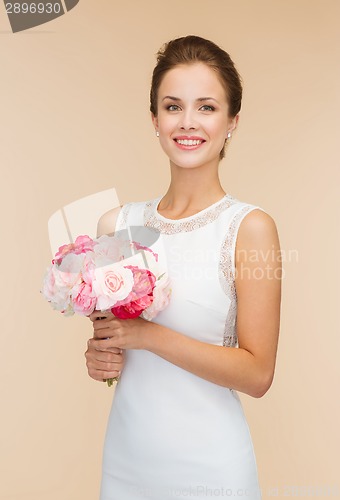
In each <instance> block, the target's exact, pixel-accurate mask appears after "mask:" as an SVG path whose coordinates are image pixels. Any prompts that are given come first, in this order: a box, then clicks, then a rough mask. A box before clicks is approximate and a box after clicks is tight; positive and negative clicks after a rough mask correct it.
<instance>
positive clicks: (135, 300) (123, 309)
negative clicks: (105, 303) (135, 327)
mask: <svg viewBox="0 0 340 500" xmlns="http://www.w3.org/2000/svg"><path fill="white" fill-rule="evenodd" d="M125 267H126V268H128V269H131V271H132V273H133V279H134V284H133V288H132V290H131V292H130V293H129V295H128V296H127V297H126V298H125V299H123V300H121V301H119V302H117V303H116V304H115V306H114V307H113V308H112V309H111V311H112V313H113V314H114V315H115V316H117V317H118V318H121V319H128V318H130V319H131V318H136V317H137V316H139V315H140V314H141V313H142V312H143V310H144V309H146V308H147V307H149V306H150V305H151V304H152V301H153V295H152V291H153V288H154V286H155V281H156V276H155V275H154V274H153V273H152V272H151V271H149V270H148V269H139V268H138V266H125Z"/></svg>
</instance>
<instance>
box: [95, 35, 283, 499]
mask: <svg viewBox="0 0 340 500" xmlns="http://www.w3.org/2000/svg"><path fill="white" fill-rule="evenodd" d="M157 55H158V57H157V59H158V61H157V65H156V67H155V69H154V72H153V77H152V85H151V92H150V111H151V119H152V122H153V124H154V127H155V130H156V135H157V137H159V141H160V145H161V147H162V149H163V151H164V152H165V154H166V155H167V157H168V158H169V165H170V172H171V182H170V185H169V187H168V190H167V192H166V194H165V195H164V196H163V197H161V196H159V197H157V198H155V199H152V200H147V201H140V202H131V203H127V204H125V205H123V206H122V208H121V209H120V211H119V214H118V217H117V220H116V222H115V229H116V231H119V230H123V229H124V230H127V229H129V227H133V226H134V227H136V226H137V227H140V228H142V229H143V228H148V229H150V228H151V229H152V230H153V231H156V232H157V234H158V235H159V237H158V240H157V250H155V251H156V252H158V254H159V258H160V262H163V263H166V267H167V270H168V273H169V277H170V281H171V286H172V296H171V300H170V304H169V305H168V307H167V308H165V309H164V310H162V311H161V312H160V313H159V315H158V316H157V322H152V321H151V322H148V321H145V320H143V319H141V318H135V319H131V320H119V319H117V318H114V317H108V318H107V319H105V320H101V321H97V319H96V315H94V316H92V320H93V324H94V339H92V340H90V341H89V349H88V351H87V353H86V356H87V364H88V369H89V373H90V375H91V376H92V377H93V378H95V379H96V380H100V379H105V378H108V377H109V376H112V373H114V372H113V370H115V369H117V367H119V369H120V368H122V372H121V376H120V378H119V381H118V383H117V386H116V389H115V394H114V399H113V403H112V409H111V413H110V417H109V422H108V428H107V433H106V439H105V447H104V456H103V475H102V484H101V497H100V498H101V500H137V499H138V500H141V499H144V500H145V499H146V498H148V499H153V500H173V499H174V498H175V497H176V498H178V499H182V500H183V499H187V498H188V497H189V496H200V497H201V498H208V497H211V492H215V494H216V496H218V495H219V496H224V495H227V496H231V497H235V496H245V497H247V499H248V500H259V499H260V498H261V492H260V486H259V481H258V475H257V466H256V459H255V454H254V449H253V444H252V439H251V435H250V432H249V428H248V425H247V422H246V419H245V415H244V412H243V408H242V405H241V401H240V398H239V396H238V392H237V391H241V392H243V393H245V394H248V395H250V396H252V397H255V398H260V397H262V396H263V395H264V394H265V393H266V392H267V391H268V389H269V388H270V386H271V383H272V380H273V375H274V369H275V359H276V351H277V343H278V334H279V320H280V301H281V261H280V258H279V257H280V247H279V239H278V234H277V230H276V226H275V223H274V221H273V219H272V218H271V217H270V215H268V214H267V213H266V212H265V211H264V210H263V209H262V208H260V207H259V206H257V205H252V204H249V203H246V202H244V201H240V200H238V199H237V198H236V197H234V196H232V195H231V194H229V193H228V194H227V193H226V192H225V191H224V190H223V188H222V186H221V183H220V180H219V177H218V166H219V163H220V160H221V159H222V158H223V157H224V155H225V144H226V143H227V142H228V141H229V140H230V138H231V135H232V133H233V131H234V130H235V128H236V126H237V123H238V119H239V114H238V113H239V111H240V108H241V98H242V85H241V80H240V76H239V74H238V72H237V70H236V68H235V66H234V63H233V62H232V60H231V58H230V56H229V55H228V54H227V53H226V52H225V51H224V50H223V49H221V48H220V47H218V46H217V45H216V44H214V43H213V42H212V41H209V40H206V39H204V38H201V37H198V36H194V35H190V36H187V37H182V38H178V39H176V40H171V41H170V42H168V43H167V44H165V46H164V47H163V48H162V49H161V50H160V51H159V52H158V54H157ZM104 219H105V216H104ZM104 219H101V221H100V223H99V225H98V227H99V228H100V230H99V234H98V236H100V231H105V229H104V228H105V224H104V223H103V220H104ZM110 220H111V219H110ZM107 230H108V231H112V226H111V227H110V228H108V227H107ZM142 238H143V231H141V240H139V243H140V244H141V245H147V242H146V241H142ZM268 251H269V252H268ZM270 251H271V253H270ZM254 252H255V254H256V257H257V258H256V259H254V258H253V256H254ZM249 255H252V259H249V258H248V256H249ZM264 255H265V256H266V259H264V258H263V256H264ZM268 255H269V257H268ZM241 269H242V271H244V270H247V272H245V273H240V272H238V271H240V270H241ZM259 271H260V272H259ZM99 315H100V313H99ZM120 349H122V350H123V352H124V362H122V355H121V354H120V351H119V350H120ZM117 350H118V352H117ZM108 374H110V375H108Z"/></svg>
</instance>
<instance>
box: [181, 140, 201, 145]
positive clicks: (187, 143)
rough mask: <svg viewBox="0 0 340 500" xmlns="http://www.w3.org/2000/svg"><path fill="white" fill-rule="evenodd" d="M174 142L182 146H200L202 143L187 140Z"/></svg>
mask: <svg viewBox="0 0 340 500" xmlns="http://www.w3.org/2000/svg"><path fill="white" fill-rule="evenodd" d="M176 141H177V142H178V144H182V145H183V146H197V145H198V144H201V143H202V141H199V140H191V139H190V140H189V139H184V140H181V139H176Z"/></svg>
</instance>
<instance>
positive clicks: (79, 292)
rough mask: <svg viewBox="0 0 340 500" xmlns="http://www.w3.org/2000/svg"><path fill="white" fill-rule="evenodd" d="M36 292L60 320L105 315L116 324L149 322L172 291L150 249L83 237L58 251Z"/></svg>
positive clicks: (109, 238)
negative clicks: (139, 319) (119, 321)
mask: <svg viewBox="0 0 340 500" xmlns="http://www.w3.org/2000/svg"><path fill="white" fill-rule="evenodd" d="M140 250H141V251H142V252H141V253H136V254H134V252H135V251H140ZM142 255H143V258H142ZM143 259H144V260H143ZM136 264H137V265H136ZM40 292H41V293H42V295H43V296H44V297H45V299H46V300H47V301H48V302H50V304H51V306H52V307H53V309H55V310H57V311H60V312H61V313H62V314H64V316H73V315H74V314H75V313H76V314H81V315H83V316H89V315H90V314H91V313H92V312H93V311H94V310H97V311H102V312H106V311H109V310H111V312H112V314H113V315H114V316H116V317H117V318H120V319H131V318H137V317H138V316H141V317H142V318H143V319H146V320H148V321H150V320H152V319H153V318H154V317H155V316H157V314H158V313H159V312H160V311H162V310H163V309H165V307H166V306H167V305H168V303H169V300H170V295H171V292H172V290H171V288H170V282H169V278H168V275H167V273H166V272H163V273H161V270H160V269H159V266H158V255H157V254H156V253H155V252H153V251H152V250H151V249H150V248H148V247H146V246H142V245H140V244H139V243H138V242H136V241H131V240H130V241H127V240H122V239H120V238H117V237H115V236H108V235H103V236H100V237H99V238H97V239H92V238H90V237H89V236H86V235H83V236H78V237H77V239H76V240H75V242H74V243H71V244H68V245H63V246H61V247H60V248H59V250H58V251H57V253H56V254H55V257H54V259H52V264H51V265H50V266H49V267H48V268H47V270H46V273H45V276H44V281H43V287H42V289H41V290H40ZM116 379H117V378H116ZM113 380H115V379H108V380H107V383H108V385H109V386H110V385H112V381H113Z"/></svg>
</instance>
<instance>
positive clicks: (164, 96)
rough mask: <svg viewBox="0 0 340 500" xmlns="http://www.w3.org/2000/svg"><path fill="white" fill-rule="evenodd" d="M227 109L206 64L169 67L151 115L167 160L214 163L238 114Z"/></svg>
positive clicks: (183, 164)
mask: <svg viewBox="0 0 340 500" xmlns="http://www.w3.org/2000/svg"><path fill="white" fill-rule="evenodd" d="M169 96H170V97H169ZM203 98H204V99H203ZM208 98H209V99H208ZM228 109H229V106H228V102H227V96H226V93H225V90H224V88H223V86H222V84H221V83H220V81H219V79H218V77H217V74H216V73H215V72H214V70H212V69H211V68H209V67H208V66H207V65H206V64H204V63H201V62H199V63H195V64H190V65H178V66H176V67H175V68H173V69H171V70H169V71H168V72H167V73H166V74H165V76H164V78H163V80H162V82H161V85H160V87H159V91H158V117H155V116H154V115H153V114H152V113H151V116H152V121H153V124H154V127H155V128H156V129H157V130H158V131H159V141H160V143H161V146H162V148H163V150H164V151H165V153H166V154H167V156H168V157H169V159H170V161H171V162H173V163H174V164H175V165H178V166H181V167H190V166H192V167H196V166H200V165H203V164H206V163H208V162H211V161H213V162H216V163H218V162H219V154H220V151H221V149H222V148H223V146H224V143H225V139H226V137H227V134H228V132H231V131H232V130H233V129H234V128H235V127H236V124H237V121H238V115H237V116H236V117H235V118H228ZM190 138H192V139H193V140H195V141H198V143H197V142H194V143H192V142H190ZM188 140H189V142H187V141H188ZM183 141H186V142H183Z"/></svg>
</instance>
